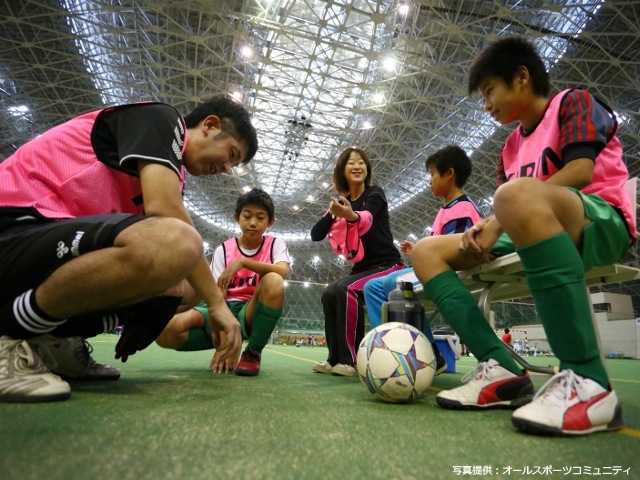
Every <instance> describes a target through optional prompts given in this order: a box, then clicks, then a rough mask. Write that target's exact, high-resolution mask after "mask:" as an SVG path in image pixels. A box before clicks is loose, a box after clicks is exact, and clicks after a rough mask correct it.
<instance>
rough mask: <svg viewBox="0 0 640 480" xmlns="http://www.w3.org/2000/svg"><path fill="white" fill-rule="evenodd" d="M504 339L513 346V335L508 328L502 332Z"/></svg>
mask: <svg viewBox="0 0 640 480" xmlns="http://www.w3.org/2000/svg"><path fill="white" fill-rule="evenodd" d="M502 341H503V342H504V343H505V344H506V345H509V346H510V347H512V346H513V338H512V337H511V333H510V331H509V329H508V328H505V329H504V333H503V334H502Z"/></svg>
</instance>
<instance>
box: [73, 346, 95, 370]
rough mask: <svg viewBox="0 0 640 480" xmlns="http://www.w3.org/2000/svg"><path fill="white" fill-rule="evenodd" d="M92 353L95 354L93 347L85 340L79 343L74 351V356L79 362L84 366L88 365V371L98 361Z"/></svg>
mask: <svg viewBox="0 0 640 480" xmlns="http://www.w3.org/2000/svg"><path fill="white" fill-rule="evenodd" d="M92 352H93V347H92V346H91V344H90V343H89V342H87V341H86V340H84V341H83V342H82V343H78V345H77V346H76V349H75V351H74V354H75V356H76V358H77V359H78V361H79V362H80V363H81V364H82V365H86V370H89V368H91V367H92V366H94V365H96V361H95V360H94V359H93V357H92V356H91V353H92ZM86 370H85V371H86Z"/></svg>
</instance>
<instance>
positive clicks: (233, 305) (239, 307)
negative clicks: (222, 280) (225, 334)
mask: <svg viewBox="0 0 640 480" xmlns="http://www.w3.org/2000/svg"><path fill="white" fill-rule="evenodd" d="M248 303H249V302H240V301H232V302H227V306H228V307H229V310H231V313H233V316H234V317H236V318H237V319H238V321H239V322H240V328H242V339H243V340H248V339H249V335H247V330H246V329H245V315H246V311H247V304H248ZM193 308H194V310H197V311H198V312H200V314H201V315H202V316H203V317H204V330H205V332H206V338H207V339H209V344H208V345H206V346H205V345H202V347H203V348H202V349H203V350H204V349H205V348H207V349H208V348H213V344H212V343H210V342H211V326H210V325H209V309H208V308H207V306H206V305H205V304H200V305H198V306H196V307H193Z"/></svg>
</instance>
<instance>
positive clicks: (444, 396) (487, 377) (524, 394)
mask: <svg viewBox="0 0 640 480" xmlns="http://www.w3.org/2000/svg"><path fill="white" fill-rule="evenodd" d="M462 382H467V383H466V384H465V385H463V386H461V387H458V388H454V389H452V390H445V391H442V392H440V393H438V395H437V396H436V402H437V404H438V405H440V406H441V407H444V408H458V409H463V410H476V409H481V408H517V407H520V406H522V405H525V404H527V403H529V402H530V401H531V400H532V398H533V383H532V382H531V378H529V374H528V372H525V374H524V375H515V374H513V373H511V372H510V371H509V370H507V369H505V368H502V367H501V366H500V365H499V364H498V362H496V361H495V360H494V359H489V361H487V362H480V363H478V365H477V366H476V368H475V370H472V371H470V372H469V373H467V374H466V375H464V376H463V377H462Z"/></svg>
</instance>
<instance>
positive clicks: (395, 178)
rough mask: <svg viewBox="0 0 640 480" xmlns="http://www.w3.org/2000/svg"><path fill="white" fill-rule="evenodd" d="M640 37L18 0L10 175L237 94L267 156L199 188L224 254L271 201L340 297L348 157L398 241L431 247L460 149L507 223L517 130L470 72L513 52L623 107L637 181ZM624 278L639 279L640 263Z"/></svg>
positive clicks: (526, 5) (625, 10) (458, 0)
mask: <svg viewBox="0 0 640 480" xmlns="http://www.w3.org/2000/svg"><path fill="white" fill-rule="evenodd" d="M405 7H407V9H406V10H404V8H405ZM639 25H640V1H596V0H537V1H536V0H527V1H515V0H508V1H504V0H503V1H472V0H446V1H445V0H424V1H420V2H417V1H416V2H405V1H391V0H387V1H378V2H373V1H367V0H345V1H333V0H326V1H317V0H306V1H301V0H272V1H267V0H259V1H257V0H246V1H240V0H226V1H214V0H174V1H172V2H164V1H159V0H158V1H156V0H150V1H140V0H120V1H118V0H20V1H18V0H2V2H1V3H0V127H1V128H2V132H3V135H2V137H1V138H0V160H1V159H4V158H6V157H7V156H8V155H10V154H11V153H12V152H14V151H15V149H16V148H17V147H18V146H19V145H20V144H22V143H24V142H25V141H27V140H29V139H31V138H33V137H35V136H36V135H38V134H40V133H42V132H43V131H44V130H46V129H47V128H49V127H51V126H53V125H55V124H58V123H60V122H62V121H64V120H65V119H68V118H70V117H71V116H74V115H76V114H80V113H83V112H86V111H89V110H92V109H96V108H100V107H103V106H105V105H113V104H118V103H126V102H133V101H141V100H158V101H163V102H166V103H169V104H171V105H174V106H175V107H176V108H178V109H179V110H180V111H182V112H183V113H187V112H188V111H189V110H190V109H191V108H192V107H193V106H195V105H196V104H197V103H198V102H200V101H202V100H205V99H207V98H208V97H210V96H211V95H214V94H218V93H225V94H229V95H233V96H235V97H236V98H237V99H238V100H239V101H241V102H242V103H244V104H245V105H246V106H247V108H248V109H249V110H250V112H251V113H252V115H253V120H254V123H255V125H256V127H257V128H258V130H259V132H260V144H261V145H260V151H259V153H258V155H257V156H256V158H255V161H253V162H251V163H250V164H249V165H248V166H247V167H246V168H243V169H237V171H235V172H234V173H233V174H231V175H224V176H216V177H210V178H202V177H201V178H192V177H190V178H188V183H187V189H186V193H185V199H186V202H187V204H188V206H189V208H190V210H191V212H192V213H193V215H194V218H195V219H196V222H197V226H198V228H199V230H200V232H201V233H202V235H203V237H204V238H205V240H206V241H207V242H208V243H209V244H211V245H215V244H217V243H219V242H220V241H221V240H223V239H224V238H226V237H228V236H230V235H232V234H234V233H235V231H236V230H235V226H234V224H233V218H232V212H233V208H234V205H235V201H236V199H237V197H238V195H239V194H241V193H242V189H243V188H245V187H253V186H258V187H262V188H264V189H265V190H267V191H268V192H269V193H271V194H272V195H273V197H274V199H275V202H276V206H277V223H276V225H275V226H274V228H273V230H272V233H273V234H276V235H283V236H285V238H287V240H288V244H289V248H290V251H291V253H292V255H293V257H294V259H295V265H294V274H293V278H294V279H297V280H311V281H313V282H319V283H324V282H327V281H329V280H331V279H333V278H336V277H337V276H339V275H343V274H344V273H345V272H346V271H347V270H348V268H349V265H348V264H345V262H344V261H341V260H340V259H336V258H335V256H334V255H333V253H332V252H331V250H330V248H329V246H328V245H327V244H326V243H325V242H322V243H312V242H311V241H310V240H309V235H308V232H309V230H310V228H311V226H312V225H313V224H314V223H315V222H316V221H317V219H318V218H319V217H320V215H322V213H323V211H324V210H325V209H326V207H327V205H328V201H329V197H330V195H331V194H332V189H331V186H330V184H331V175H332V170H333V165H334V162H335V159H336V157H337V155H338V153H339V152H340V151H341V150H342V149H343V148H344V147H346V146H349V145H355V144H357V145H360V146H362V147H364V148H365V149H366V150H367V151H368V152H369V153H370V154H371V156H372V159H373V162H374V163H373V166H374V180H375V183H377V184H379V185H381V186H383V187H384V189H385V191H386V193H387V196H388V198H389V202H390V205H391V208H392V229H393V232H394V235H395V238H396V239H397V240H398V241H402V240H404V239H405V238H419V237H421V236H423V235H424V234H425V232H426V231H427V227H428V226H429V225H430V222H431V221H432V219H433V218H434V216H435V214H436V212H437V210H438V208H439V207H440V204H439V202H438V201H437V199H434V198H432V196H431V194H430V193H429V191H428V189H427V188H426V174H425V169H424V160H425V158H426V156H427V155H429V154H430V153H432V152H434V151H435V150H437V149H439V148H441V147H443V146H445V145H448V144H453V143H455V144H459V145H461V146H463V147H464V148H465V149H466V150H467V151H468V152H469V153H470V154H471V158H472V160H473V162H474V172H473V175H472V177H471V179H470V180H469V183H468V184H467V186H466V190H467V192H468V193H469V194H470V195H471V196H472V197H474V198H475V199H476V200H477V201H478V203H479V205H480V206H481V208H482V209H483V211H484V213H490V212H491V201H492V200H491V195H492V192H493V189H494V185H495V163H496V158H497V155H498V152H499V149H500V146H501V144H502V142H503V141H504V138H505V137H506V135H507V134H508V132H509V131H510V130H511V128H513V126H510V127H506V128H503V127H500V126H499V125H497V124H495V123H494V122H493V120H492V119H491V118H490V117H489V116H488V115H486V114H485V113H484V112H483V108H482V104H481V103H480V101H479V100H478V99H477V98H473V97H469V96H468V95H467V89H466V69H467V66H468V64H469V61H470V60H471V59H472V58H473V56H474V55H475V54H476V53H477V52H478V51H479V50H481V49H482V48H483V47H484V46H485V45H486V44H487V43H488V42H490V41H492V40H494V39H495V38H497V37H498V36H501V35H508V34H522V35H527V36H528V37H530V38H532V39H534V40H535V42H536V44H537V46H538V49H539V51H540V52H541V54H542V55H543V57H544V58H545V61H546V63H547V66H548V68H549V71H550V73H551V77H552V84H553V87H554V89H556V90H560V89H563V88H567V87H569V86H581V87H586V88H588V89H589V90H591V91H592V92H593V93H595V94H596V95H597V96H598V97H600V98H602V99H604V100H605V101H606V102H607V103H609V104H610V105H611V106H612V108H613V109H614V110H615V112H616V114H617V115H618V118H619V119H620V124H621V127H620V136H621V138H622V140H623V142H624V145H625V147H626V160H627V162H628V165H629V170H630V173H631V174H632V175H639V174H640V142H639V139H640V90H639V87H638V85H640V30H639V28H640V27H639ZM625 261H626V262H628V263H634V264H637V263H638V252H637V250H636V249H635V248H634V249H632V251H631V252H630V253H629V255H628V256H627V258H626V259H625ZM619 289H621V290H622V291H631V292H632V293H634V294H635V293H636V291H637V290H638V285H626V286H621V287H619ZM635 296H636V297H637V296H638V295H635Z"/></svg>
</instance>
